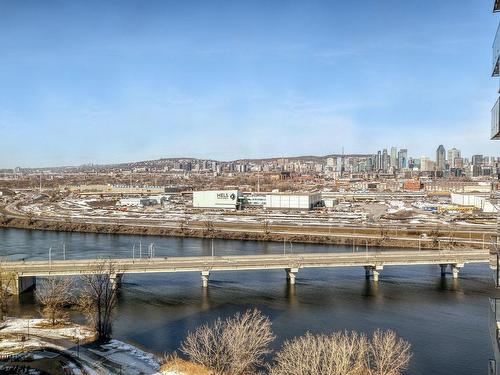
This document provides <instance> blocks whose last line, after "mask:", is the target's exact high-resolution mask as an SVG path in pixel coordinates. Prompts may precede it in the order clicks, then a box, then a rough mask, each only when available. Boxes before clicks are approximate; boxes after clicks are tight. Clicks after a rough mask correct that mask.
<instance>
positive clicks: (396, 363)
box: [370, 330, 412, 375]
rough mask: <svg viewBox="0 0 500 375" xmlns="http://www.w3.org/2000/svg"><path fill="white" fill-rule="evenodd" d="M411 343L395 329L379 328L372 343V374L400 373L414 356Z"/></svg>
mask: <svg viewBox="0 0 500 375" xmlns="http://www.w3.org/2000/svg"><path fill="white" fill-rule="evenodd" d="M410 349H411V346H410V344H409V343H408V342H407V341H405V340H403V339H402V338H398V337H397V336H396V333H395V332H394V331H390V330H389V331H385V332H384V331H381V330H377V331H375V333H374V334H373V338H372V340H371V343H370V357H371V358H370V375H399V374H401V373H402V372H403V371H404V370H406V369H407V368H408V365H409V363H410V359H411V357H412V354H411V350H410Z"/></svg>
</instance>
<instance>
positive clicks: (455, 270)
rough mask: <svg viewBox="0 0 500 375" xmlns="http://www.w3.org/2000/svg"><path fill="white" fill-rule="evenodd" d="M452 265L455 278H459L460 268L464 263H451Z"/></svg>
mask: <svg viewBox="0 0 500 375" xmlns="http://www.w3.org/2000/svg"><path fill="white" fill-rule="evenodd" d="M450 266H451V272H452V274H453V278H454V279H458V273H459V272H460V268H462V267H463V266H464V265H463V264H458V263H456V264H450Z"/></svg>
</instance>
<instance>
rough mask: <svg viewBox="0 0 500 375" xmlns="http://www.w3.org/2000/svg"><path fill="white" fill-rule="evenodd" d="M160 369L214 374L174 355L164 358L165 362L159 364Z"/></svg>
mask: <svg viewBox="0 0 500 375" xmlns="http://www.w3.org/2000/svg"><path fill="white" fill-rule="evenodd" d="M161 371H162V372H166V371H175V372H180V373H182V374H185V375H216V373H215V372H214V371H212V370H209V369H207V368H205V367H203V366H201V365H197V364H196V363H192V362H188V361H186V360H184V359H181V358H179V357H177V356H176V355H173V356H168V357H166V358H165V363H164V364H163V365H162V366H161Z"/></svg>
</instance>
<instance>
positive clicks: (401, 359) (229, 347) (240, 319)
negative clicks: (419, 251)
mask: <svg viewBox="0 0 500 375" xmlns="http://www.w3.org/2000/svg"><path fill="white" fill-rule="evenodd" d="M273 340H274V335H273V334H272V331H271V323H270V321H269V319H268V318H267V317H265V316H264V315H262V313H260V312H259V311H258V310H249V311H247V312H246V313H244V314H243V315H240V314H236V315H235V316H234V317H232V318H228V319H226V320H221V319H217V320H216V321H215V322H214V323H213V324H211V325H203V326H201V327H199V328H198V329H196V330H195V331H194V332H191V333H189V335H188V337H187V338H186V340H185V341H184V343H183V344H182V346H181V351H182V352H183V353H184V354H186V355H187V357H188V358H189V360H190V362H186V361H184V360H182V359H179V358H178V357H177V356H176V355H174V356H170V357H167V359H166V365H165V367H164V368H165V369H172V370H174V369H176V370H177V371H179V372H181V373H183V374H186V375H253V374H258V373H267V374H269V375H401V374H403V373H404V371H405V370H406V369H407V368H408V365H409V363H410V360H411V357H412V354H411V350H410V344H409V343H408V342H407V341H405V340H403V339H402V338H398V337H397V335H396V334H395V333H394V332H393V331H390V330H389V331H381V330H377V331H375V332H374V334H373V336H372V337H371V338H368V337H366V336H365V335H363V334H359V333H356V332H347V331H345V332H336V333H333V334H331V335H313V334H310V333H307V334H306V335H304V336H301V337H297V338H294V339H292V340H289V341H286V342H285V343H284V344H283V346H282V348H281V349H280V350H279V351H278V352H277V353H276V354H275V357H274V360H273V362H272V363H268V364H267V365H265V362H264V359H265V356H266V355H267V354H269V353H271V350H270V349H269V345H270V344H271V342H272V341H273ZM175 366H177V367H175ZM200 366H202V367H200Z"/></svg>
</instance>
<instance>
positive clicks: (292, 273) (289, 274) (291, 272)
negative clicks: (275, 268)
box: [285, 268, 299, 285]
mask: <svg viewBox="0 0 500 375" xmlns="http://www.w3.org/2000/svg"><path fill="white" fill-rule="evenodd" d="M285 272H286V279H287V280H288V283H289V284H290V285H295V278H296V276H297V273H298V272H299V269H298V268H286V269H285Z"/></svg>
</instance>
